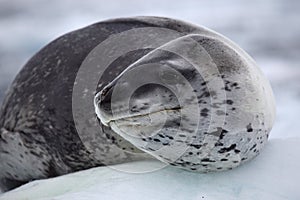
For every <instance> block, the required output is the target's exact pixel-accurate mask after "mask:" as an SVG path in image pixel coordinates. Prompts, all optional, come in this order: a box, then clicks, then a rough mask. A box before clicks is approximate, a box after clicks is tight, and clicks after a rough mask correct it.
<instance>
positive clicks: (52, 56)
mask: <svg viewBox="0 0 300 200" xmlns="http://www.w3.org/2000/svg"><path fill="white" fill-rule="evenodd" d="M139 28H162V29H168V30H171V31H174V32H176V34H177V35H176V36H174V38H170V39H168V41H167V42H170V43H168V45H166V46H165V49H163V48H162V49H159V48H155V47H149V46H145V47H143V48H141V49H138V50H134V51H130V52H127V53H126V55H122V56H120V57H118V59H116V60H115V61H114V62H112V63H110V64H109V67H108V68H107V69H105V71H104V74H103V75H102V77H101V79H100V80H99V82H98V85H97V87H95V89H94V90H93V89H90V88H85V86H83V87H82V88H81V89H80V90H78V91H79V93H77V96H76V97H75V100H77V99H80V100H82V102H87V103H89V104H93V102H94V96H95V94H98V96H96V99H95V102H96V110H98V117H99V119H100V120H99V119H98V118H97V116H96V113H95V109H94V107H85V104H84V103H83V104H81V105H76V106H75V107H76V108H75V107H74V105H75V104H74V94H73V93H74V90H75V89H74V88H76V87H75V86H76V84H77V78H76V77H77V76H78V73H80V72H79V71H80V67H81V66H82V63H83V62H84V60H85V59H86V57H87V56H88V55H89V54H90V52H92V51H93V50H94V49H95V48H96V47H97V46H98V45H99V44H101V43H102V42H104V41H106V40H107V39H108V38H110V37H112V36H113V35H115V34H119V33H123V32H126V31H130V30H134V29H139ZM189 34H195V36H191V37H194V38H192V39H193V40H194V41H196V43H200V44H201V45H202V46H204V47H205V51H206V52H209V53H208V55H210V56H211V59H212V60H214V62H215V63H216V67H217V68H216V69H218V70H219V71H220V74H219V75H220V78H221V79H222V81H225V85H224V87H220V88H215V89H217V90H218V91H225V92H226V95H227V96H228V98H226V99H222V102H218V101H216V102H209V100H208V99H209V98H212V99H213V97H214V96H213V94H216V92H217V91H212V90H210V93H205V92H208V90H207V86H206V84H203V83H204V82H205V83H208V82H209V81H208V82H206V81H205V80H204V79H203V77H202V78H201V76H199V75H194V73H193V72H192V71H193V70H191V69H192V67H191V66H190V63H188V62H186V60H184V59H182V58H181V57H180V56H178V55H175V54H174V51H175V52H176V49H185V50H187V48H186V46H185V45H186V44H187V45H189V44H188V43H186V42H182V41H181V39H183V41H184V36H186V35H189ZM201 34H202V36H203V35H205V36H207V35H209V36H211V37H213V38H207V37H204V36H203V37H201ZM149 35H151V34H149ZM145 37H146V38H147V34H145ZM182 37H183V38H182ZM178 38H179V40H176V39H178ZM157 39H158V40H159V38H157ZM174 40H176V42H175V43H173V42H172V41H174ZM220 41H221V42H220ZM224 41H226V42H224ZM228 44H229V47H228ZM231 45H233V46H234V44H232V43H230V41H228V40H227V39H224V40H223V37H222V36H220V35H218V34H216V33H214V32H211V31H209V30H207V29H205V28H201V27H197V26H194V25H191V24H188V23H185V22H182V21H178V20H173V19H167V18H159V17H137V18H126V19H114V20H109V21H104V22H100V23H96V24H93V25H90V26H88V27H85V28H83V29H80V30H76V31H74V32H70V33H68V34H66V35H64V36H62V37H60V38H58V39H56V40H54V41H53V42H51V43H50V44H48V45H47V46H46V47H44V48H43V49H41V50H40V51H39V52H38V53H37V54H36V55H34V56H33V57H32V58H31V59H30V60H29V61H28V63H27V64H26V65H25V66H24V67H23V69H22V70H21V71H20V73H19V74H18V75H17V77H16V78H15V80H14V82H13V83H12V85H11V87H10V89H9V91H8V93H7V95H6V97H5V99H4V101H3V105H2V107H1V111H0V128H1V132H0V136H1V137H0V160H1V163H0V180H1V181H0V184H1V187H2V189H3V190H9V189H12V188H14V187H16V186H18V185H21V184H23V183H26V182H28V181H31V180H34V179H42V178H48V177H54V176H59V175H62V174H66V173H70V172H74V171H78V170H83V169H87V168H91V167H95V166H102V165H110V164H117V163H122V162H129V161H133V160H140V159H148V158H152V156H154V157H156V158H158V159H160V160H162V161H164V162H167V163H171V164H172V165H176V166H179V167H183V168H186V169H191V170H198V171H210V169H211V170H212V171H214V170H224V169H228V168H232V167H234V166H237V165H238V164H240V163H241V162H242V161H246V160H248V159H251V158H253V157H254V156H255V155H257V153H258V151H259V150H260V149H261V147H262V146H263V145H264V143H265V142H266V140H267V135H268V132H269V131H270V129H271V126H272V123H273V118H274V111H273V110H272V109H273V102H272V100H273V99H272V94H271V92H270V88H269V85H268V83H267V82H266V81H265V79H264V78H262V75H261V74H260V72H259V70H258V69H257V68H256V67H255V66H254V64H253V61H252V60H251V59H250V58H248V56H247V55H246V54H245V53H244V52H243V51H242V50H240V49H239V48H238V47H236V46H234V48H232V46H231ZM232 49H234V50H232ZM236 49H237V51H236ZM166 50H168V52H166ZM169 50H170V51H171V50H172V51H173V54H172V53H170V51H169ZM224 51H225V56H222V55H223V53H224ZM185 52H186V51H185ZM189 55H191V54H189ZM201 55H202V54H201ZM205 55H206V54H205ZM232 58H234V59H232ZM87 60H88V61H90V60H92V59H90V60H89V59H87ZM153 60H155V63H159V62H160V63H164V64H166V65H169V66H171V67H173V68H175V69H176V70H179V71H180V70H181V71H182V73H183V76H184V77H187V79H188V81H189V82H190V83H191V85H192V87H193V88H194V90H196V92H195V93H196V98H194V99H192V96H190V95H187V96H186V97H190V104H191V105H194V107H192V108H195V109H196V108H197V109H198V108H199V109H200V112H197V113H194V112H190V110H187V112H188V113H192V114H194V116H195V119H198V115H199V117H200V118H201V120H200V121H202V122H201V123H202V128H201V126H200V128H199V126H198V122H199V120H198V121H197V120H196V121H194V122H191V120H192V118H190V117H189V116H190V115H189V116H185V117H184V115H183V116H182V115H181V114H179V113H178V111H180V109H176V107H177V108H179V107H181V106H182V105H181V104H180V102H178V101H176V100H175V98H174V97H175V96H176V95H175V96H174V93H172V92H170V91H168V90H166V88H163V87H160V86H157V85H155V84H153V85H151V86H148V87H146V88H143V87H141V88H140V89H139V90H137V92H136V93H135V94H133V96H132V101H133V103H132V106H133V107H134V106H135V110H136V113H137V115H135V116H140V114H141V116H142V117H137V118H135V120H136V122H138V123H140V125H141V121H143V122H145V121H147V119H145V118H143V117H145V116H146V117H149V116H150V115H151V113H152V111H149V109H148V108H154V110H155V109H163V111H165V110H168V112H169V114H171V115H169V119H168V120H167V122H168V123H167V126H166V127H163V128H162V129H161V132H160V133H159V134H158V135H155V136H153V137H146V138H143V139H142V138H139V139H133V138H131V137H127V136H126V135H124V134H122V132H120V126H119V125H120V123H121V122H122V121H123V129H124V130H125V131H129V132H132V133H134V134H135V133H137V134H142V133H141V130H148V132H151V131H152V130H153V129H152V127H153V126H152V125H148V126H145V125H143V126H139V127H142V129H141V128H136V129H134V128H132V127H134V126H132V124H131V123H132V121H131V119H133V118H132V116H133V115H132V112H131V113H130V115H129V116H128V118H127V120H125V121H128V120H129V122H130V123H129V124H128V123H127V122H125V123H124V116H123V114H122V112H123V111H124V110H122V109H121V107H120V108H119V110H118V113H117V115H116V116H121V118H120V119H121V120H119V125H118V124H117V123H110V121H112V120H113V119H112V118H111V117H110V116H111V110H110V108H107V109H106V110H105V109H104V110H103V109H102V108H100V107H98V104H97V103H99V102H98V101H99V94H100V96H101V95H102V96H101V98H100V99H101V100H100V102H101V105H104V107H105V106H107V105H108V104H109V105H111V101H110V100H111V99H110V98H108V97H107V95H105V94H108V93H109V92H107V91H108V89H107V88H108V87H109V88H113V87H114V83H115V82H116V80H118V79H119V78H117V77H120V74H121V73H124V74H126V73H127V72H129V69H131V68H132V67H129V66H132V65H134V64H135V65H134V66H139V64H141V63H143V64H147V63H148V64H149V63H153V62H152V61H153ZM178 63H179V64H178ZM97 64H99V63H97ZM98 67H99V69H102V68H103V66H102V65H101V63H100V65H99V66H98ZM148 69H149V68H148ZM155 69H156V68H155V67H154V68H153V70H152V71H157V70H158V71H157V72H159V73H158V75H159V76H161V77H164V80H165V81H167V83H168V84H169V83H172V84H174V83H173V82H174V79H172V78H169V77H168V74H170V73H169V72H167V71H164V70H163V71H161V69H162V68H161V67H160V66H157V70H155ZM124 70H126V71H125V72H124ZM129 74H130V73H129ZM171 74H172V73H171ZM123 76H125V75H123ZM153 76H156V75H155V74H153ZM189 76H190V78H188V77H189ZM145 77H147V76H145ZM149 77H150V74H149ZM134 79H135V77H131V78H130V76H129V79H128V77H127V79H126V80H127V81H128V80H134ZM86 80H87V81H88V79H86ZM175 80H176V79H175ZM236 80H238V81H236ZM78 81H80V80H79V79H78ZM210 81H211V80H210ZM255 81H257V84H256V85H255V84H254V83H255ZM125 82H126V81H125ZM260 84H262V85H260ZM257 88H259V89H257ZM123 91H126V89H124V88H123ZM245 91H246V92H245ZM248 91H251V92H248ZM162 92H165V93H166V94H168V97H169V99H168V100H166V98H165V96H164V97H163V96H161V94H162ZM155 93H156V94H157V97H159V98H156V99H154V101H153V102H157V104H156V105H155V106H154V105H152V104H151V103H150V102H149V100H150V99H153V96H152V95H151V94H155ZM240 95H243V98H238V96H240ZM266 95H271V96H270V97H269V98H266ZM120 97H122V96H120ZM104 99H105V100H106V101H104ZM137 100H139V101H137ZM223 100H226V101H223ZM146 101H148V102H146ZM193 101H197V102H198V103H199V102H200V105H201V106H199V105H198V104H197V105H196V104H194V103H191V102H193ZM103 102H106V103H103ZM108 102H109V103H108ZM117 102H120V104H122V101H121V100H118V101H117ZM204 102H205V103H204ZM253 102H260V103H253ZM141 103H143V105H142V104H141ZM268 103H270V104H269V107H268V108H267V109H265V108H264V107H263V106H266V105H267V104H268ZM120 104H119V105H120ZM183 104H188V101H187V99H184V101H183ZM204 104H206V105H204ZM116 105H118V103H117V104H116ZM157 105H160V107H159V106H157ZM218 105H226V106H227V107H226V108H227V109H226V110H227V111H228V112H224V111H223V110H221V111H220V109H219V111H218V109H216V110H212V109H211V106H214V107H216V108H218ZM257 105H258V106H257ZM110 107H111V106H110ZM141 107H143V108H144V109H141ZM184 107H186V106H184ZM168 108H169V109H168ZM76 109H77V111H78V112H77V111H76V112H75V113H77V114H74V110H76ZM126 109H127V110H129V109H128V108H126ZM126 109H125V110H126ZM147 109H148V110H147ZM133 110H134V108H133ZM141 110H144V111H147V113H141ZM78 113H79V114H78ZM211 113H218V115H217V116H221V118H222V117H223V116H227V119H228V118H229V122H230V123H228V122H227V125H226V128H224V127H222V126H221V125H220V126H219V125H217V126H213V127H212V129H210V130H209V131H204V130H206V129H205V127H206V126H208V118H209V116H211ZM87 114H88V115H87ZM156 114H158V115H155V116H153V117H154V118H153V119H154V121H155V119H156V120H157V119H159V116H160V115H159V114H160V112H156ZM78 116H79V119H82V120H80V122H78V123H80V126H79V127H77V126H76V125H77V121H76V120H74V117H75V118H76V117H78ZM80 117H81V118H80ZM179 118H183V121H184V119H185V121H186V122H188V123H189V125H188V126H192V127H185V128H186V129H187V130H189V129H191V130H197V131H196V133H195V134H192V135H191V137H189V135H188V133H187V131H182V132H181V133H182V134H181V135H183V136H184V137H186V138H192V139H193V142H182V141H183V140H180V139H177V142H178V143H177V144H175V145H171V142H172V141H173V140H174V138H175V137H174V134H175V132H176V126H178V123H180V122H178V120H179ZM200 118H199V119H200ZM222 119H223V118H222ZM214 120H215V121H218V119H217V118H215V119H214ZM192 121H193V120H192ZM225 121H226V120H225ZM225 121H224V122H225ZM176 124H177V125H176ZM195 124H197V127H198V128H197V129H195V128H194V126H195ZM237 127H238V128H237ZM206 128H207V127H206ZM200 130H202V131H200ZM79 132H80V133H82V132H83V133H86V135H87V136H86V137H85V136H84V137H81V134H80V133H79ZM177 133H178V132H177ZM172 134H173V135H172ZM95 135H96V136H97V137H95ZM204 135H207V137H210V139H207V138H205V137H206V136H205V137H204ZM86 141H87V143H88V144H87V143H86ZM174 141H175V140H174ZM180 141H181V142H180ZM185 141H186V140H185ZM145 142H147V144H148V146H147V147H146V146H145ZM183 143H184V144H189V145H190V147H189V148H188V151H184V153H181V154H180V156H179V157H178V156H177V154H176V155H175V157H174V158H176V159H174V158H173V156H172V155H171V154H172V153H170V152H172V151H173V150H174V148H173V150H172V147H174V146H178V144H179V146H180V144H183ZM159 145H165V146H169V147H170V148H169V149H166V150H165V151H164V152H165V153H155V151H156V150H157V149H158V148H159ZM214 147H217V148H214ZM205 148H207V149H205ZM185 149H186V148H185ZM200 150H201V151H200ZM211 150H212V151H211ZM176 151H177V150H176V148H175V151H173V152H176ZM180 151H181V150H180ZM145 152H146V153H145ZM200 152H206V153H204V154H205V155H204V154H201V153H200ZM247 152H252V153H247ZM197 154H198V157H199V159H196V157H195V156H191V155H197ZM208 154H211V155H212V156H213V157H214V158H213V159H210V158H211V157H209V156H208ZM243 154H247V155H249V156H248V157H243V156H241V155H243ZM150 155H151V156H150ZM182 155H183V156H182ZM225 159H226V161H225ZM212 163H217V164H216V165H214V164H212ZM224 163H227V164H224ZM232 163H234V164H232ZM210 164H211V165H210ZM222 166H223V167H222Z"/></svg>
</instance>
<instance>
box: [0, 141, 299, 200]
mask: <svg viewBox="0 0 300 200" xmlns="http://www.w3.org/2000/svg"><path fill="white" fill-rule="evenodd" d="M299 152H300V138H289V139H272V140H270V141H269V143H268V144H267V146H266V148H265V149H264V151H263V152H262V153H261V155H260V156H258V157H256V158H255V159H254V160H253V161H251V162H249V163H247V164H244V165H242V166H240V167H238V168H236V169H233V170H231V171H226V172H220V173H211V174H198V173H191V172H187V171H184V170H180V169H176V168H174V167H171V166H169V167H165V168H163V169H161V170H157V171H154V172H149V173H126V172H121V171H119V170H115V169H113V168H110V167H99V168H94V169H90V170H86V171H82V172H78V173H73V174H69V175H65V176H61V177H57V178H52V179H48V180H40V181H34V182H31V183H29V184H27V185H24V186H22V187H20V188H18V189H16V190H13V191H11V192H7V193H5V194H3V195H2V196H0V200H27V199H28V200H50V199H51V200H54V199H55V200H98V199H101V200H105V199H122V200H127V199H128V200H134V199H137V200H141V199H143V200H148V199H149V200H150V199H151V200H152V199H156V200H164V199H166V200H167V199H189V200H198V199H208V200H215V199H226V200H232V199H243V200H248V199H249V200H253V199H255V200H260V199H261V200H284V199H289V200H299V199H300V192H299V186H300V184H299V180H300V173H299V169H300V156H299ZM159 165H160V163H159V162H156V161H147V162H146V161H145V162H134V163H127V164H122V165H119V166H118V167H119V168H123V169H124V170H126V169H127V170H128V169H130V170H133V171H139V170H141V169H145V168H150V167H159Z"/></svg>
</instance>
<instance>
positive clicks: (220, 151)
mask: <svg viewBox="0 0 300 200" xmlns="http://www.w3.org/2000/svg"><path fill="white" fill-rule="evenodd" d="M235 147H236V144H232V145H231V146H230V147H224V148H222V149H220V150H219V151H218V152H219V153H225V152H229V151H231V150H233V149H235Z"/></svg>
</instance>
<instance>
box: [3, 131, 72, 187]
mask: <svg viewBox="0 0 300 200" xmlns="http://www.w3.org/2000/svg"><path fill="white" fill-rule="evenodd" d="M36 137H38V135H36ZM48 149H49V148H47V145H45V143H41V141H40V140H39V142H38V141H37V138H28V135H27V134H26V133H23V132H20V131H17V132H12V131H8V130H7V129H5V128H1V129H0V161H1V165H0V188H1V190H2V191H7V190H11V189H13V188H15V187H18V186H20V185H22V184H25V183H27V182H29V181H31V180H35V179H44V178H47V177H53V176H59V175H62V174H65V173H66V172H65V171H64V170H62V169H61V167H60V166H57V165H54V164H53V163H59V162H58V161H57V160H56V162H54V161H53V159H57V158H54V156H51V155H55V154H54V153H53V152H48ZM57 157H58V156H57Z"/></svg>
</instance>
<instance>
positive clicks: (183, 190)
mask: <svg viewBox="0 0 300 200" xmlns="http://www.w3.org/2000/svg"><path fill="white" fill-rule="evenodd" d="M136 15H157V16H165V17H173V18H178V19H182V20H185V21H188V22H192V23H195V24H199V25H204V26H206V27H208V28H211V29H213V30H215V31H217V32H219V33H221V34H223V35H225V36H227V37H228V38H230V39H231V40H233V41H234V42H236V43H237V44H238V45H240V46H241V47H242V48H243V49H245V50H246V51H247V52H248V53H249V54H250V55H251V56H252V57H253V58H254V59H255V60H256V61H257V64H258V65H259V66H260V67H261V68H262V70H263V71H264V73H265V74H266V76H267V77H268V78H269V80H270V82H271V85H272V87H273V90H274V94H275V98H276V102H277V119H276V123H275V125H274V128H273V130H272V132H271V135H270V142H269V143H268V145H267V147H266V149H265V151H263V152H262V154H261V155H260V156H259V157H258V158H257V159H255V160H254V161H253V162H251V163H249V164H247V165H245V166H242V167H240V168H238V169H235V170H232V171H230V172H224V173H217V174H209V175H200V174H194V173H189V172H185V171H182V170H177V169H174V168H171V167H168V168H165V169H163V170H160V171H157V172H153V173H146V174H142V175H135V174H127V173H120V172H118V171H115V170H112V169H110V168H98V169H92V170H88V171H85V172H81V173H77V174H73V175H69V176H65V177H59V178H57V179H51V180H47V181H37V182H33V183H31V184H29V185H26V186H25V187H22V188H20V189H19V190H16V191H13V192H10V193H7V194H4V195H2V196H1V195H0V199H1V200H8V199H12V200H18V199H41V198H45V199H75V197H76V198H77V199H127V198H128V199H154V198H155V199H292V200H298V199H300V172H299V169H300V155H299V152H300V125H299V119H300V117H299V116H298V115H299V113H300V26H299V24H300V1H298V0H264V1H261V0H252V1H242V0H227V1H222V0H219V1H216V0H211V1H200V0H185V1H175V0H151V1H143V0H128V1H124V0H110V1H109V0H106V1H104V0H85V1H82V0H52V1H46V0H26V1H21V0H0V102H1V101H2V99H3V96H4V92H5V90H6V89H7V87H8V85H9V84H10V83H11V82H12V80H13V78H14V76H15V75H16V74H17V73H18V71H19V70H20V69H21V67H22V66H23V65H24V64H25V63H26V61H27V60H28V59H29V58H30V57H31V56H32V55H33V54H34V53H36V52H37V51H38V50H39V49H40V48H42V47H43V46H44V45H46V44H47V43H49V42H50V41H51V40H53V39H55V38H56V37H58V36H60V35H62V34H64V33H66V32H69V31H72V30H74V29H78V28H81V27H83V26H86V25H89V24H91V23H94V22H97V21H101V20H104V19H109V18H116V17H126V16H136ZM0 162H1V161H0ZM152 164H154V165H156V164H157V163H146V164H145V163H132V164H129V165H125V166H124V167H143V166H144V165H152ZM125 193H126V195H125ZM126 197H127V198H126Z"/></svg>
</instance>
